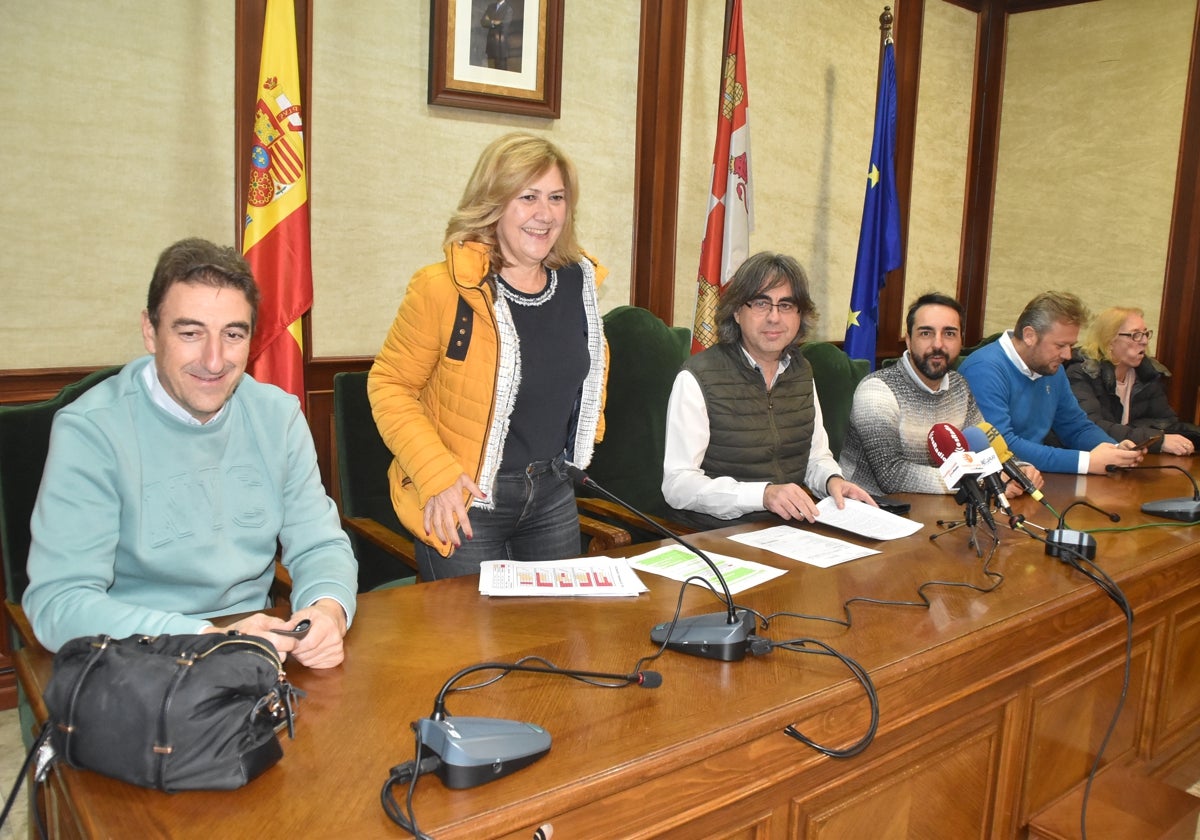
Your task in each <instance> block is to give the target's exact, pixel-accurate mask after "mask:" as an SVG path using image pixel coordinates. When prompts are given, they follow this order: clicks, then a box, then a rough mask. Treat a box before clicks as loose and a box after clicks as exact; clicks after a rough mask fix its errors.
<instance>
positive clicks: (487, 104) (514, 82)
mask: <svg viewBox="0 0 1200 840" xmlns="http://www.w3.org/2000/svg"><path fill="white" fill-rule="evenodd" d="M563 5H564V0H431V15H430V26H429V104H430V105H450V106H453V107H456V108H474V109H476V110H481V111H499V112H501V113H506V114H526V115H529V116H535V117H551V118H557V117H558V115H559V106H560V102H561V93H562V91H561V88H562V35H563Z"/></svg>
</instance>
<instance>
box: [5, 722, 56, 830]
mask: <svg viewBox="0 0 1200 840" xmlns="http://www.w3.org/2000/svg"><path fill="white" fill-rule="evenodd" d="M50 726H51V724H50V723H49V722H46V723H44V724H43V725H42V730H41V732H39V733H38V736H37V738H36V740H34V742H33V746H32V747H30V748H29V752H28V753H26V755H25V760H24V761H23V762H22V763H21V770H20V771H19V772H18V773H17V780H16V781H15V782H13V787H12V792H11V793H9V794H8V796H7V797H5V800H4V810H3V811H0V826H3V825H4V823H5V822H6V821H7V820H8V815H9V813H10V812H11V811H12V809H13V806H14V805H15V804H16V802H17V795H18V794H19V793H20V792H21V785H22V783H23V782H24V781H25V777H26V776H27V775H28V774H29V768H30V767H32V766H33V762H34V761H35V760H36V759H37V755H38V752H39V751H40V750H41V748H42V744H44V743H46V741H48V740H49V738H50ZM35 782H36V780H35ZM32 810H33V811H34V814H33V816H34V818H35V820H36V822H37V827H38V834H39V835H40V836H42V837H45V836H46V830H45V827H43V826H42V823H41V820H40V814H38V813H37V808H36V807H35V808H33V809H32Z"/></svg>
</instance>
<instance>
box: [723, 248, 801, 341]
mask: <svg viewBox="0 0 1200 840" xmlns="http://www.w3.org/2000/svg"><path fill="white" fill-rule="evenodd" d="M785 285H786V286H788V287H789V290H790V292H791V294H790V295H789V297H791V298H792V299H793V300H794V301H796V307H797V308H798V309H799V310H800V330H799V331H798V332H797V333H796V340H795V342H794V344H797V345H798V344H801V343H803V342H804V339H805V338H806V337H807V336H808V334H809V332H811V331H812V328H813V327H814V326H815V325H816V323H817V317H818V316H817V305H816V304H815V303H813V299H812V296H811V295H810V294H809V293H808V277H807V275H805V273H804V269H803V268H801V266H800V263H798V262H796V260H795V259H793V258H792V257H789V256H786V255H785V254H775V253H772V252H770V251H759V252H758V253H757V254H755V255H754V256H752V257H747V259H746V261H745V262H743V263H742V264H741V265H740V266H738V269H737V271H735V272H734V273H733V277H731V278H729V284H728V285H727V286H726V287H725V290H724V291H723V292H722V293H721V302H720V303H719V304H717V316H716V318H717V340H718V341H720V342H721V343H722V344H737V343H739V342H741V340H742V328H741V327H739V326H738V323H737V321H736V320H735V319H734V317H733V316H734V313H735V312H737V311H738V310H739V309H740V308H741V307H743V306H745V305H746V304H747V303H748V302H749V301H750V299H751V298H755V297H758V296H759V295H761V294H762V293H763V292H766V291H769V290H770V289H774V288H777V287H779V286H785Z"/></svg>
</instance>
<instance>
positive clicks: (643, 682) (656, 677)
mask: <svg viewBox="0 0 1200 840" xmlns="http://www.w3.org/2000/svg"><path fill="white" fill-rule="evenodd" d="M638 685H640V686H641V687H642V688H658V687H659V686H660V685H662V674H660V673H658V671H638Z"/></svg>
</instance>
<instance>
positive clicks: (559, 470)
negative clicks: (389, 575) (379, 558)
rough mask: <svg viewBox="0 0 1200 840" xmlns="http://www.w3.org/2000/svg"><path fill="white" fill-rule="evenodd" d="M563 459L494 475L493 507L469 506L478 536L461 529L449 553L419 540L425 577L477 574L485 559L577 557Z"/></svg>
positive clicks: (570, 490)
mask: <svg viewBox="0 0 1200 840" xmlns="http://www.w3.org/2000/svg"><path fill="white" fill-rule="evenodd" d="M564 460H565V459H564V457H563V456H562V455H559V456H558V457H557V458H555V459H554V460H553V461H534V462H533V463H532V464H530V465H529V466H527V467H525V468H524V469H521V470H511V471H508V470H504V471H501V472H499V473H497V474H496V481H495V483H494V485H493V486H492V494H491V495H492V501H493V503H494V504H495V508H494V509H493V510H482V509H480V508H470V509H469V511H468V512H467V515H468V516H469V517H470V519H471V530H472V531H473V532H474V533H475V537H474V539H470V540H468V539H467V538H466V537H464V536H463V534H462V529H461V528H460V529H459V537H460V538H461V539H462V545H461V546H460V547H459V548H456V549H455V550H454V552H453V553H452V554H451V555H450V556H449V557H442V556H441V555H440V554H438V552H437V549H436V548H432V547H431V546H428V545H426V544H425V543H423V542H417V543H416V557H417V568H418V569H419V571H420V574H421V580H422V581H430V580H439V579H441V578H449V577H462V576H464V575H477V574H479V564H480V563H482V562H483V561H484V560H514V561H521V562H523V561H546V560H562V559H563V558H565V557H576V556H578V555H579V549H580V542H579V512H578V511H577V510H576V508H575V489H574V485H573V483H572V481H571V479H570V478H568V477H567V475H566V473H565V472H563V463H564Z"/></svg>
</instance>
